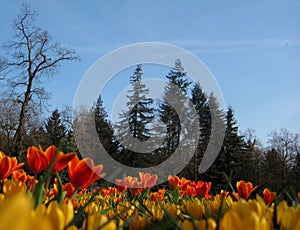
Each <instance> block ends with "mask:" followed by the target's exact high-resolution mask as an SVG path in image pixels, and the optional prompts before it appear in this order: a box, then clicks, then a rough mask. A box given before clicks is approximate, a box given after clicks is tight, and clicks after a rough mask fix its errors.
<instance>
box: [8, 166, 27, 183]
mask: <svg viewBox="0 0 300 230" xmlns="http://www.w3.org/2000/svg"><path fill="white" fill-rule="evenodd" d="M11 175H12V178H13V179H14V180H17V181H21V182H22V183H23V184H24V183H26V181H27V174H26V172H25V171H24V169H17V170H15V171H13V172H12V174H11Z"/></svg>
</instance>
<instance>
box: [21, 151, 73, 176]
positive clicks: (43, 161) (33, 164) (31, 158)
mask: <svg viewBox="0 0 300 230" xmlns="http://www.w3.org/2000/svg"><path fill="white" fill-rule="evenodd" d="M57 151H58V149H57V148H56V147H55V146H54V145H52V146H50V147H48V148H47V149H46V151H43V150H42V148H41V147H39V148H36V147H34V146H32V147H29V148H28V150H27V161H28V165H29V167H30V168H31V170H32V171H33V172H35V173H41V172H42V171H44V170H46V169H47V168H48V166H49V165H50V163H51V161H52V159H53V157H54V155H55V153H56V152H57ZM75 155H76V154H75V153H68V154H64V153H63V152H60V151H58V154H57V157H56V160H55V163H54V166H53V168H52V173H56V172H59V171H61V170H62V169H63V168H65V167H66V166H67V165H68V163H69V161H70V160H72V159H73V157H74V156H75Z"/></svg>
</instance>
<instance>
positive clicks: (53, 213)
mask: <svg viewBox="0 0 300 230" xmlns="http://www.w3.org/2000/svg"><path fill="white" fill-rule="evenodd" d="M73 215H74V212H73V206H72V203H71V202H70V201H69V202H68V203H65V204H62V205H60V204H58V203H57V201H53V202H51V203H50V204H49V206H48V208H47V211H46V218H48V219H49V220H50V222H51V223H52V225H53V227H54V229H57V230H60V229H64V227H65V226H67V225H68V224H69V223H70V222H71V220H72V219H73Z"/></svg>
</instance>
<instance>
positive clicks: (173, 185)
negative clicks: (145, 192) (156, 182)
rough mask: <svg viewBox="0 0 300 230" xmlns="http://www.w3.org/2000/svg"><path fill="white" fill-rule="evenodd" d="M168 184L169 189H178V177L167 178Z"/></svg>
mask: <svg viewBox="0 0 300 230" xmlns="http://www.w3.org/2000/svg"><path fill="white" fill-rule="evenodd" d="M168 183H169V186H170V189H175V188H178V187H179V185H180V179H179V177H178V176H174V177H172V176H168Z"/></svg>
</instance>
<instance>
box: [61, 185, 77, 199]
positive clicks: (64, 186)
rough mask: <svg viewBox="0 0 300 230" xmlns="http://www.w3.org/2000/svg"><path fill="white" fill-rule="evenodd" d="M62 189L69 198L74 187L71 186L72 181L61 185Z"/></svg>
mask: <svg viewBox="0 0 300 230" xmlns="http://www.w3.org/2000/svg"><path fill="white" fill-rule="evenodd" d="M62 189H63V191H65V192H67V194H66V197H68V198H70V197H71V196H72V195H73V194H74V192H75V188H74V187H73V185H72V183H70V182H68V183H66V184H65V185H63V188H62Z"/></svg>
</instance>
